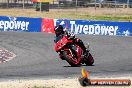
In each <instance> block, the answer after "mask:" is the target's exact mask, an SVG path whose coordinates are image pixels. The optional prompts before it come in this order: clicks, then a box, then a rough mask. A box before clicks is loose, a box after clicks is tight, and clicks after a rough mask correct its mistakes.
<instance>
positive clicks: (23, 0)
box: [23, 0, 25, 9]
mask: <svg viewBox="0 0 132 88" xmlns="http://www.w3.org/2000/svg"><path fill="white" fill-rule="evenodd" d="M24 3H25V0H23V9H24V8H25V4H24Z"/></svg>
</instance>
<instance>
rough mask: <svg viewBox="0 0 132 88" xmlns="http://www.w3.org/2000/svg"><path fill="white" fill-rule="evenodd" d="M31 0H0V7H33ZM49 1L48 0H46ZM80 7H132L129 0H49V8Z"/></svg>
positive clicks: (131, 2)
mask: <svg viewBox="0 0 132 88" xmlns="http://www.w3.org/2000/svg"><path fill="white" fill-rule="evenodd" d="M32 1H33V0H0V7H3V8H12V7H13V8H18V7H23V8H33V6H34V3H33V2H32ZM43 1H45V0H43ZM47 1H49V0H47ZM71 7H72V8H78V7H79V8H80V7H108V8H109V7H110V8H118V7H121V8H126V7H132V1H131V0H50V7H49V8H63V9H66V8H71Z"/></svg>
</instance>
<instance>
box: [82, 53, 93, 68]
mask: <svg viewBox="0 0 132 88" xmlns="http://www.w3.org/2000/svg"><path fill="white" fill-rule="evenodd" d="M84 63H85V64H86V65H88V66H92V65H93V63H94V59H93V56H92V55H91V53H89V56H88V58H86V59H85V62H84Z"/></svg>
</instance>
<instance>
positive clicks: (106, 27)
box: [54, 19, 132, 36]
mask: <svg viewBox="0 0 132 88" xmlns="http://www.w3.org/2000/svg"><path fill="white" fill-rule="evenodd" d="M59 24H61V25H63V26H64V27H65V28H67V29H68V30H69V31H71V32H73V33H75V34H90V35H125V36H132V22H112V21H89V20H67V19H66V20H60V19H55V20H54V25H59Z"/></svg>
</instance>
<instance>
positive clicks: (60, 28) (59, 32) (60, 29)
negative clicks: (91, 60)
mask: <svg viewBox="0 0 132 88" xmlns="http://www.w3.org/2000/svg"><path fill="white" fill-rule="evenodd" d="M54 31H55V34H56V36H55V40H54V42H55V43H56V42H57V41H58V40H59V39H60V38H62V37H63V36H64V35H66V36H68V38H69V39H72V40H73V43H75V44H77V45H78V46H80V47H81V48H82V50H83V51H84V53H83V54H84V56H86V57H87V55H88V50H87V48H86V47H85V46H84V44H83V42H82V40H81V39H79V38H75V35H74V34H73V33H71V32H68V31H64V28H63V26H62V25H58V26H55V28H54Z"/></svg>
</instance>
